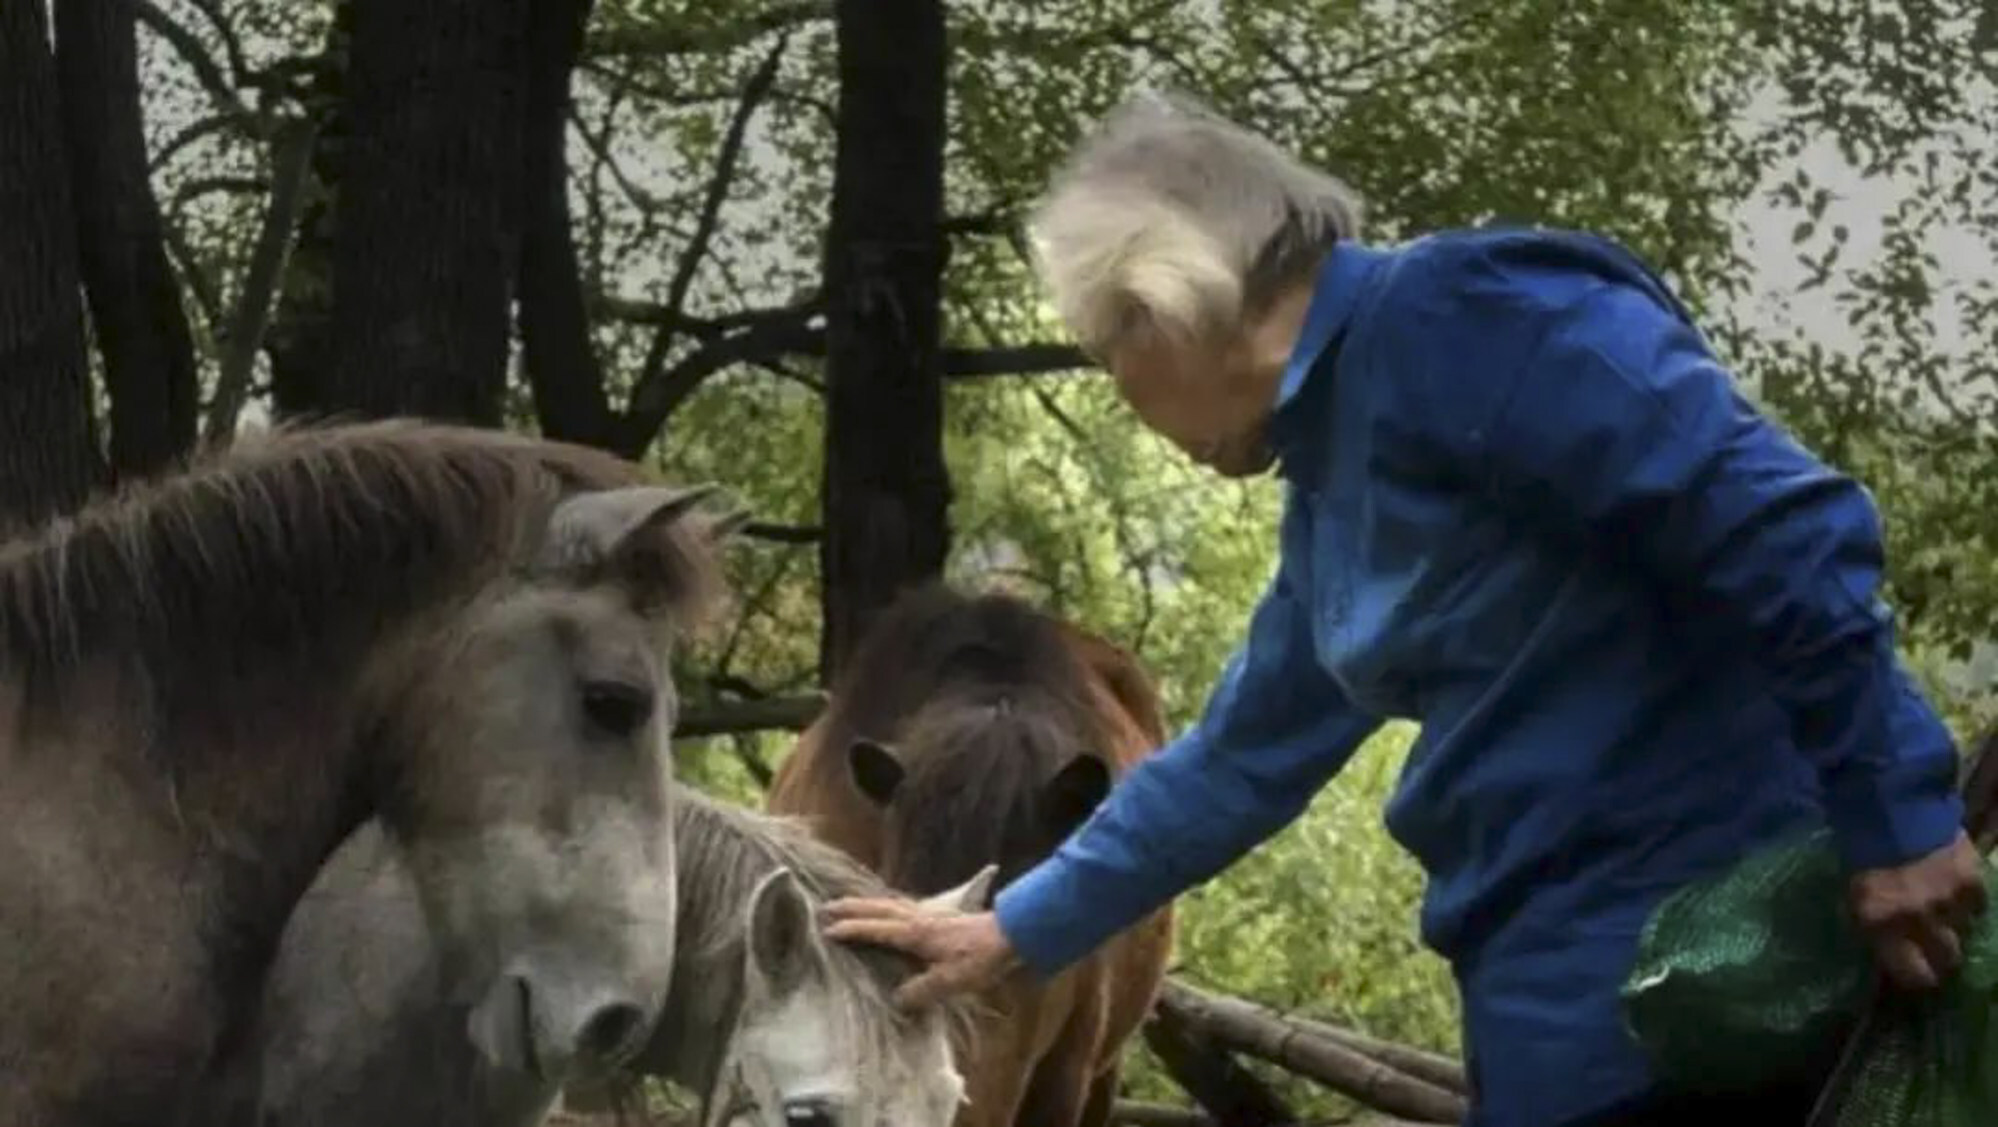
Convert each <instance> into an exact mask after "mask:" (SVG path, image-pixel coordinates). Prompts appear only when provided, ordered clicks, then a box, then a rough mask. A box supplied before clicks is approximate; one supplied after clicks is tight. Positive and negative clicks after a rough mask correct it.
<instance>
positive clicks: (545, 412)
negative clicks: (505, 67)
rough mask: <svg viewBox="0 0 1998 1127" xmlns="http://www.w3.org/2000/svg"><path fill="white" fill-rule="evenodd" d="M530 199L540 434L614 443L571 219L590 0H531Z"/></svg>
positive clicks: (526, 307) (526, 325)
mask: <svg viewBox="0 0 1998 1127" xmlns="http://www.w3.org/2000/svg"><path fill="white" fill-rule="evenodd" d="M529 3H530V7H529V11H528V40H527V51H528V58H527V111H526V116H525V129H526V138H525V142H524V143H525V145H526V152H525V166H526V175H525V180H526V188H527V195H526V203H525V210H524V213H523V215H522V224H523V229H522V233H521V250H520V314H519V316H520V341H521V348H522V351H523V353H524V355H525V360H526V366H527V380H528V385H529V387H530V388H532V390H533V392H534V408H535V414H536V415H537V416H539V418H540V420H541V432H542V433H543V434H545V435H547V436H548V437H550V438H559V439H562V440H564V441H568V442H582V443H587V444H589V445H592V446H608V445H609V444H610V443H611V442H612V440H613V437H614V436H613V434H612V430H613V424H612V420H611V413H610V404H609V401H608V399H607V398H606V397H605V394H604V374H603V368H602V366H601V365H600V364H598V362H597V354H596V349H595V348H594V347H593V346H592V344H591V342H590V319H589V314H588V312H587V311H586V310H585V308H584V306H583V287H582V276H581V272H580V270H579V268H578V265H577V261H576V243H575V236H574V232H573V231H572V229H571V227H570V223H569V160H568V145H569V120H568V110H569V75H570V71H571V70H572V69H573V68H574V66H575V65H576V52H577V51H578V50H579V49H580V48H581V47H582V43H583V26H584V24H586V23H587V22H588V20H589V15H590V6H591V0H529Z"/></svg>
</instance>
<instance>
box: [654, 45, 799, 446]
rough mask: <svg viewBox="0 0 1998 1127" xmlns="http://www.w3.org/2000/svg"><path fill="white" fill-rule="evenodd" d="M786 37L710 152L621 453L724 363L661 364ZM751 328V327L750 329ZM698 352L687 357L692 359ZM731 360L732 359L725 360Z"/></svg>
mask: <svg viewBox="0 0 1998 1127" xmlns="http://www.w3.org/2000/svg"><path fill="white" fill-rule="evenodd" d="M787 45H788V40H787V39H785V38H783V37H780V38H779V39H778V40H777V43H776V45H775V46H773V47H772V48H771V50H770V53H769V54H767V55H765V56H764V58H763V62H762V63H760V64H758V66H757V68H756V70H755V71H754V72H753V73H752V74H751V75H750V76H749V80H748V81H747V82H745V83H744V84H743V88H742V101H740V102H739V103H737V104H736V107H735V113H734V114H733V115H732V116H731V117H730V119H729V123H728V131H727V132H726V133H725V134H723V136H722V142H721V150H720V152H719V153H718V154H717V156H716V161H715V174H714V176H713V178H712V179H710V180H709V181H708V190H707V193H706V196H705V198H703V199H702V201H701V212H700V217H699V219H698V220H697V221H696V223H695V225H694V236H693V238H692V239H691V240H690V241H689V242H688V244H687V246H686V248H685V249H684V250H683V251H682V253H681V255H680V262H679V265H678V267H677V268H676V269H675V270H674V273H673V277H672V280H671V281H669V282H668V283H667V286H666V303H665V304H666V310H667V313H666V317H667V319H668V323H667V324H666V325H663V326H662V327H661V328H660V330H659V332H658V333H656V334H654V336H653V338H652V346H651V348H650V349H649V350H648V351H647V353H646V357H645V367H644V369H643V370H642V371H641V372H640V374H639V378H638V384H637V386H636V387H634V388H633V389H632V393H631V406H630V408H629V409H628V411H627V412H626V418H625V420H624V422H625V425H624V427H623V431H624V439H623V441H622V442H621V443H620V445H621V446H622V447H623V448H624V449H625V450H626V451H628V454H627V456H630V457H636V456H638V455H640V454H643V453H644V451H645V448H646V447H648V446H650V445H651V444H652V439H653V438H654V436H656V435H657V434H658V433H659V428H660V427H661V426H664V425H665V423H666V419H667V417H668V416H670V415H671V414H672V413H673V409H674V408H675V407H677V406H678V405H679V404H680V403H681V402H684V401H685V400H686V398H687V396H689V395H691V394H693V391H694V389H695V388H696V387H698V386H699V385H700V382H701V381H702V380H704V379H706V378H707V377H708V376H709V375H711V374H713V373H714V372H715V371H718V370H720V368H721V367H723V366H725V365H722V364H717V365H714V366H712V367H708V368H706V369H705V370H703V369H702V368H700V367H698V366H694V365H691V364H690V363H689V362H687V361H683V362H682V363H680V364H677V365H675V366H674V367H673V368H671V369H668V368H666V367H665V362H666V354H667V352H668V351H669V350H670V349H671V347H672V342H673V338H674V335H675V334H674V332H673V329H672V325H671V322H672V321H677V320H678V319H679V318H680V317H682V316H684V315H685V313H686V309H687V294H688V292H689V291H690V290H691V289H692V288H693V284H694V275H695V274H696V273H697V272H698V271H699V270H700V265H701V261H702V260H703V259H705V258H706V257H707V255H708V246H709V244H710V243H711V242H713V240H714V235H715V230H716V228H717V227H719V226H720V224H721V209H722V204H723V202H724V201H726V200H727V199H728V191H729V188H730V187H731V186H732V185H733V184H734V182H735V175H736V168H737V166H738V164H739V163H740V161H741V159H742V149H743V141H744V139H745V138H746V137H747V136H748V134H749V121H750V118H751V117H753V116H754V115H755V113H756V108H757V106H758V105H759V104H761V103H762V101H763V98H764V95H766V94H768V93H769V92H770V86H771V84H772V83H773V82H775V81H776V80H777V68H778V66H779V65H780V64H781V63H782V62H783V60H784V49H785V47H786V46H787ZM752 331H753V330H752ZM698 356H699V354H698V353H697V354H696V356H695V357H689V358H688V361H692V360H693V359H696V358H697V357H698ZM730 362H733V361H730Z"/></svg>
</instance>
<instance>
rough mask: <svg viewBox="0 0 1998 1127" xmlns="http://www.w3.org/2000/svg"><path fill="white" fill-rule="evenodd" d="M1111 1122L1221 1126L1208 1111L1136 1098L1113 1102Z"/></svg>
mask: <svg viewBox="0 0 1998 1127" xmlns="http://www.w3.org/2000/svg"><path fill="white" fill-rule="evenodd" d="M1110 1123H1111V1124H1112V1127H1220V1125H1219V1124H1218V1123H1216V1122H1215V1121H1214V1118H1213V1117H1212V1116H1210V1115H1208V1114H1207V1113H1206V1112H1202V1111H1195V1110H1193V1109H1192V1108H1184V1107H1173V1106H1172V1105H1170V1104H1153V1103H1139V1102H1137V1101H1134V1100H1119V1101H1118V1102H1117V1103H1115V1104H1112V1105H1111V1107H1110Z"/></svg>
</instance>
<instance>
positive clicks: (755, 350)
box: [616, 317, 824, 458]
mask: <svg viewBox="0 0 1998 1127" xmlns="http://www.w3.org/2000/svg"><path fill="white" fill-rule="evenodd" d="M804 320H805V319H804V318H803V317H799V318H797V319H796V321H794V322H792V323H789V324H783V323H770V324H764V325H759V326H757V327H756V328H753V329H747V330H745V331H743V332H739V333H733V334H730V335H728V336H724V337H720V338H718V339H715V340H713V341H710V342H708V343H706V344H703V345H702V346H701V347H700V348H698V349H695V350H694V351H693V352H692V353H690V354H689V355H688V356H687V357H686V358H685V359H683V360H681V361H680V362H679V363H677V364H675V365H673V366H672V367H670V368H664V369H661V370H660V372H659V373H658V376H657V378H655V379H653V380H651V381H649V382H645V383H642V384H641V385H640V386H639V388H638V390H637V391H635V392H633V394H632V399H631V407H630V409H629V410H628V411H626V412H625V415H624V419H623V425H622V427H621V428H620V430H621V433H620V437H619V439H618V442H617V446H616V452H617V453H619V454H622V455H624V456H625V457H627V458H638V457H640V456H642V455H643V454H644V453H645V449H646V447H648V446H651V445H652V440H653V438H654V437H656V436H657V435H658V434H659V428H660V427H662V426H664V425H666V420H667V419H668V418H669V417H671V416H672V414H673V412H674V410H675V409H677V408H678V407H679V406H680V404H682V403H684V402H686V401H687V398H688V397H689V396H691V395H693V394H694V392H695V391H696V390H697V389H698V388H699V387H700V386H701V383H702V381H704V380H706V379H707V378H708V377H709V376H712V375H714V374H715V373H716V372H719V371H721V370H722V369H724V368H728V367H730V366H732V365H735V364H747V363H752V362H755V361H758V360H764V359H771V358H775V357H779V356H782V355H784V354H785V353H787V352H800V351H806V352H808V351H810V350H811V349H812V348H813V347H814V344H813V342H814V341H815V340H818V341H820V342H821V343H818V344H817V345H816V347H817V348H818V349H820V350H823V348H824V344H823V343H822V338H823V336H824V334H823V333H822V332H820V331H819V330H815V329H808V328H806V327H805V326H804V323H803V322H804Z"/></svg>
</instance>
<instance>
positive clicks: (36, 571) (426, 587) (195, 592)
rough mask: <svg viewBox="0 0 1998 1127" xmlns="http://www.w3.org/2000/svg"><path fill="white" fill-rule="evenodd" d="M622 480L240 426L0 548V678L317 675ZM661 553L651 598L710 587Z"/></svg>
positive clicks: (157, 688)
mask: <svg viewBox="0 0 1998 1127" xmlns="http://www.w3.org/2000/svg"><path fill="white" fill-rule="evenodd" d="M635 480H636V474H635V467H633V466H631V465H630V464H629V463H626V462H623V461H620V460H619V459H616V458H613V457H611V456H609V455H607V454H602V453H599V452H596V451H592V450H587V449H584V448H580V447H574V446H568V445H563V444H557V443H549V442H539V441H535V440H531V439H527V438H524V437H520V436H515V435H509V434H506V433H503V432H496V431H483V430H474V429H470V428H460V427H451V426H435V425H425V424H419V423H414V422H408V421H393V422H376V423H359V424H347V425H336V426H319V427H300V428H279V429H275V430H273V431H271V432H269V433H268V434H265V435H261V436H257V437H254V438H245V439H242V440H239V441H238V442H237V443H236V445H235V446H234V447H233V448H231V449H230V450H228V451H227V452H225V453H222V454H220V455H216V456H212V457H209V458H205V459H202V460H200V461H198V462H197V463H196V464H194V465H193V466H191V467H190V468H189V469H188V470H187V471H186V472H183V473H180V474H176V475H173V476H170V477H167V478H164V479H162V480H160V481H158V482H157V483H148V484H141V485H138V486H135V487H132V488H130V489H128V490H126V491H125V492H123V493H121V494H119V495H116V496H113V497H109V498H105V499H102V500H99V501H98V502H96V503H94V504H92V505H91V506H89V507H88V508H86V509H84V510H83V511H82V512H80V513H79V514H77V515H75V516H74V517H72V518H69V519H65V520H62V521H58V522H56V523H54V524H52V525H51V526H49V527H47V528H45V529H43V530H41V531H39V532H38V533H36V534H34V535H32V536H28V537H24V538H22V539H19V540H16V541H13V542H11V543H8V544H5V545H3V546H0V678H5V679H8V680H11V681H13V682H15V683H16V684H18V685H21V686H23V687H25V688H27V689H29V690H30V693H31V695H32V696H33V697H34V698H37V699H48V698H52V697H55V696H56V695H58V694H59V693H60V692H61V689H62V687H63V685H64V684H65V683H66V682H67V681H68V680H69V679H70V678H72V677H73V676H75V675H76V673H77V671H78V670H79V669H82V668H85V667H86V666H87V665H88V664H90V663H92V662H94V661H101V660H103V659H105V658H111V659H115V660H117V661H119V662H120V663H121V665H122V667H123V668H125V669H126V670H127V671H128V672H129V673H130V674H133V675H136V676H137V677H138V678H140V679H141V680H142V683H146V684H150V685H151V686H153V695H154V698H155V704H156V705H157V706H163V707H168V708H171V707H173V701H172V698H174V697H176V696H185V695H186V694H189V693H193V694H208V695H212V694H213V692H214V687H215V685H216V684H217V682H218V680H219V679H220V678H222V677H225V676H226V675H228V674H230V673H242V672H245V671H252V672H255V673H257V674H258V676H260V677H263V678H268V677H272V676H277V675H279V674H280V673H281V672H282V671H287V670H295V671H300V672H323V671H324V670H326V669H328V668H331V667H337V663H338V661H339V660H340V658H342V657H352V656H354V655H355V654H358V653H359V652H360V651H361V650H362V649H363V648H364V647H365V646H367V645H368V644H369V643H370V642H372V641H373V640H375V639H378V638H380V637H381V636H382V635H383V633H384V632H385V631H387V630H388V629H390V628H392V627H393V626H395V625H396V624H398V623H400V622H405V621H407V620H409V619H411V618H412V617H414V616H415V615H417V614H419V613H423V612H426V611H430V610H433V609H436V608H438V607H440V606H448V605H451V604H452V602H453V601H454V600H461V599H464V598H467V597H469V596H471V595H472V594H474V593H476V592H477V591H479V590H480V589H481V588H483V587H484V586H485V585H486V584H487V583H489V582H491V581H492V580H494V579H496V578H499V577H501V576H502V575H503V574H504V573H505V572H506V571H507V570H508V569H510V568H513V567H517V566H518V565H519V564H520V562H521V560H522V553H523V552H524V551H525V550H526V549H527V548H528V547H529V546H530V545H531V544H532V543H533V537H534V536H535V534H537V533H538V532H539V530H540V527H541V525H542V522H543V521H544V520H545V519H546V516H547V514H548V512H549V510H550V509H551V507H552V505H553V504H554V502H555V501H556V500H557V499H558V498H559V497H560V496H562V495H563V494H564V493H566V492H570V491H574V490H579V489H591V488H612V487H617V486H622V485H627V484H632V483H633V482H634V481H635ZM687 523H691V522H687ZM661 546H662V548H663V549H664V551H663V553H662V554H663V556H664V557H665V558H667V559H669V560H670V561H671V564H672V566H671V567H669V569H668V570H669V571H670V572H671V574H670V575H668V576H666V577H665V578H666V580H667V581H668V583H669V584H670V588H671V589H670V590H668V591H665V592H661V593H660V594H661V595H662V597H663V598H664V599H665V600H666V601H667V602H669V603H671V604H672V605H673V606H674V607H675V609H676V610H679V611H680V612H682V613H688V614H691V613H693V612H694V611H695V610H696V609H697V608H698V607H699V606H700V605H701V604H702V603H703V602H704V601H705V600H707V599H708V598H710V597H711V596H712V595H713V594H714V592H715V591H716V590H717V587H716V583H715V580H714V570H715V569H714V565H713V563H712V561H711V559H710V556H709V550H708V548H707V546H706V544H705V542H704V541H703V539H702V537H701V536H700V534H699V533H698V531H697V530H696V529H693V528H688V527H682V526H680V525H676V526H674V527H672V528H669V529H668V530H667V531H666V532H664V533H662V545H661ZM301 666H309V669H303V670H301V669H300V667H301Z"/></svg>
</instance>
